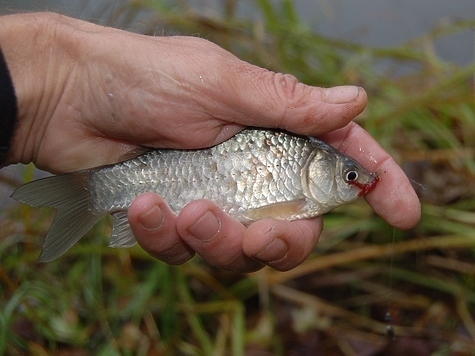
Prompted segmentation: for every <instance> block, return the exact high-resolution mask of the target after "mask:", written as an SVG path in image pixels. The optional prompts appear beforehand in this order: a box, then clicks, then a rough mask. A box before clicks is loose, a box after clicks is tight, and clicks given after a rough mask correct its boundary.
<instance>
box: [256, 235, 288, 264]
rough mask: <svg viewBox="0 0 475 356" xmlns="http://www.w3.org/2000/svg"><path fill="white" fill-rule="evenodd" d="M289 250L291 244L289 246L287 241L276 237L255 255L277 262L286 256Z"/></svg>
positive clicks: (266, 260)
mask: <svg viewBox="0 0 475 356" xmlns="http://www.w3.org/2000/svg"><path fill="white" fill-rule="evenodd" d="M288 252H289V246H287V243H285V241H284V240H282V239H280V238H278V237H276V238H275V239H273V240H272V241H271V242H270V243H269V244H267V245H266V246H265V247H264V248H263V249H262V250H261V251H260V252H258V253H257V254H256V255H254V257H255V258H257V259H259V260H261V261H263V262H266V263H269V262H277V261H279V260H281V259H282V258H284V257H285V256H286V255H287V253H288Z"/></svg>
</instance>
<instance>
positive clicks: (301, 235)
mask: <svg viewBox="0 0 475 356" xmlns="http://www.w3.org/2000/svg"><path fill="white" fill-rule="evenodd" d="M322 228H323V223H322V219H321V218H316V219H309V220H296V221H282V220H272V219H265V220H260V221H256V222H255V223H253V224H252V225H251V226H249V229H248V230H247V231H246V235H245V237H244V241H243V251H244V253H245V254H246V255H247V256H249V257H252V258H254V259H256V260H258V261H261V262H262V263H264V264H266V265H268V266H271V267H273V268H275V269H277V270H279V271H287V270H290V269H292V268H295V267H297V266H298V265H299V264H301V263H302V262H303V261H304V260H305V259H306V258H307V257H308V256H309V255H310V253H311V252H312V250H313V248H314V247H315V245H316V244H317V242H318V239H319V237H320V233H321V231H322Z"/></svg>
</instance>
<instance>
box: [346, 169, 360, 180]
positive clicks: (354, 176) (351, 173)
mask: <svg viewBox="0 0 475 356" xmlns="http://www.w3.org/2000/svg"><path fill="white" fill-rule="evenodd" d="M345 179H346V181H347V182H353V181H355V180H357V179H358V171H348V172H346V176H345Z"/></svg>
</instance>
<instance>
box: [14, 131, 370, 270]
mask: <svg viewBox="0 0 475 356" xmlns="http://www.w3.org/2000/svg"><path fill="white" fill-rule="evenodd" d="M378 181H379V174H378V173H371V172H369V171H367V170H366V169H364V168H363V167H362V166H361V164H360V163H358V162H357V161H356V160H354V159H353V158H351V157H349V156H347V155H345V154H343V153H342V152H340V151H338V150H336V149H335V148H333V147H332V146H330V145H328V144H326V143H325V142H323V141H320V140H318V139H316V138H313V137H307V136H300V135H296V134H292V133H290V132H287V131H283V130H272V129H259V128H246V129H244V130H242V131H241V132H239V133H237V134H236V135H235V136H233V137H231V138H230V139H228V140H227V141H224V142H222V143H220V144H218V145H215V146H213V147H210V148H205V149H186V150H185V149H184V150H180V149H147V151H146V152H145V153H144V152H142V153H141V154H140V155H138V153H134V154H132V156H131V157H130V158H129V159H126V160H124V161H122V162H119V163H116V164H110V165H105V166H100V167H96V168H92V169H85V170H80V171H76V172H71V173H65V174H61V175H56V176H50V177H46V178H42V179H38V180H35V181H32V182H29V183H26V184H24V185H22V186H20V187H19V188H17V189H16V190H15V191H14V192H13V194H12V198H14V199H15V200H17V201H18V202H21V203H25V204H28V205H30V206H33V207H45V206H46V207H52V208H55V209H56V210H57V211H56V216H55V219H54V221H53V223H52V225H51V227H50V229H49V231H48V232H47V235H46V237H45V240H44V244H43V248H42V251H41V254H40V257H39V261H40V262H50V261H53V260H55V259H56V258H58V257H60V256H61V255H63V254H64V253H65V252H66V251H67V250H68V249H69V248H71V247H72V246H73V245H74V244H76V243H77V242H78V241H79V239H80V238H81V237H82V236H84V235H85V234H86V233H87V232H88V231H89V230H90V229H91V228H92V227H93V226H94V225H95V224H96V223H97V222H98V221H99V220H100V219H102V218H103V217H104V216H106V215H109V214H110V215H112V217H113V221H112V234H111V237H110V243H109V246H110V247H130V246H133V245H134V244H135V243H136V240H135V237H134V235H133V233H132V231H131V229H130V225H129V222H128V219H127V210H128V207H129V206H130V204H131V203H132V201H133V200H134V199H135V198H136V197H137V196H139V195H140V194H142V193H146V192H155V193H158V194H159V195H160V196H161V197H163V199H165V200H166V201H167V202H168V204H169V206H170V208H171V209H172V210H173V211H174V212H175V213H176V214H178V213H179V212H180V210H181V209H182V208H183V207H184V206H185V205H186V204H187V203H189V202H190V201H192V200H196V199H209V200H211V201H213V202H214V203H215V204H217V205H218V206H219V207H220V208H221V209H223V210H224V211H225V212H227V213H228V214H230V215H231V216H233V217H235V218H236V219H237V220H239V221H241V222H242V223H243V224H245V225H249V224H250V223H252V222H253V221H256V220H259V219H265V218H273V219H281V220H289V221H290V220H297V219H308V218H313V217H316V216H319V215H322V214H324V213H326V212H328V211H330V210H332V209H334V208H336V207H338V206H340V205H342V204H345V203H349V202H351V201H353V200H355V199H357V198H358V197H360V196H363V195H364V194H366V193H368V192H369V191H371V190H372V189H373V188H374V187H375V185H376V184H377V183H378Z"/></svg>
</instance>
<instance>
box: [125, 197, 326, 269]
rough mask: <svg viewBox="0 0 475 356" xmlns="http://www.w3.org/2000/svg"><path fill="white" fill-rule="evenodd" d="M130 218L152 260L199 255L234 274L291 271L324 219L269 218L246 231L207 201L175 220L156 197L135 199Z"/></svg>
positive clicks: (180, 260) (172, 260)
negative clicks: (288, 219)
mask: <svg viewBox="0 0 475 356" xmlns="http://www.w3.org/2000/svg"><path fill="white" fill-rule="evenodd" d="M128 217H129V222H130V226H131V228H132V231H133V232H134V235H135V237H136V239H137V242H138V243H139V244H140V245H141V247H142V248H144V249H145V250H146V251H147V252H148V253H149V254H150V255H151V256H153V257H155V258H158V259H160V260H162V261H164V262H167V263H169V264H174V265H175V264H180V263H184V262H186V261H187V260H189V259H190V258H191V257H193V255H194V254H195V252H196V253H198V254H199V255H201V257H203V258H204V259H205V260H206V262H207V263H209V264H211V265H213V266H216V267H219V268H222V269H225V270H228V271H235V272H252V271H256V270H258V269H260V268H262V267H263V266H264V265H269V266H271V267H273V268H275V269H277V270H282V271H284V270H289V269H292V268H294V267H296V266H298V265H299V264H300V263H302V262H303V261H304V260H305V258H307V257H308V255H309V254H310V252H311V251H312V249H313V248H314V247H315V245H316V243H317V241H318V238H319V236H320V232H321V229H322V221H321V219H320V218H317V219H311V220H300V221H292V222H288V221H278V220H271V219H266V220H261V221H257V222H255V223H253V224H251V225H250V226H249V227H248V228H246V227H245V226H244V225H243V224H241V223H240V222H239V221H237V220H235V219H233V218H232V217H230V216H229V215H227V214H225V213H224V212H223V211H222V210H221V209H219V208H218V207H217V206H216V205H215V204H213V203H212V202H210V201H208V200H198V201H194V202H191V203H190V204H188V205H187V206H185V207H184V208H183V209H182V211H181V212H180V214H179V215H178V217H176V216H175V215H174V214H173V212H172V211H171V210H170V208H169V207H168V206H167V205H166V204H165V202H164V201H163V200H162V199H161V198H160V197H159V196H158V195H156V194H153V193H146V194H143V195H141V196H140V197H138V198H137V199H135V201H134V202H133V203H132V205H131V206H130V208H129V212H128Z"/></svg>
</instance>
